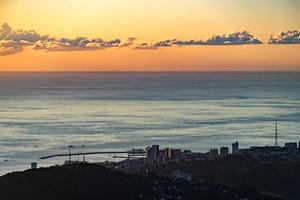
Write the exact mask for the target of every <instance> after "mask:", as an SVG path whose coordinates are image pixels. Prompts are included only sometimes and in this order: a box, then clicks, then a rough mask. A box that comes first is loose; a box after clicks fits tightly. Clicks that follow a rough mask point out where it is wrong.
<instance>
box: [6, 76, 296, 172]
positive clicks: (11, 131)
mask: <svg viewBox="0 0 300 200" xmlns="http://www.w3.org/2000/svg"><path fill="white" fill-rule="evenodd" d="M275 119H278V120H279V129H278V132H279V144H280V145H283V144H284V142H288V141H299V140H300V123H299V122H300V73H295V72H293V73H292V72H290V73H285V72H276V73H275V72H272V73H271V72H268V73H258V72H243V73H238V72H227V73H225V72H224V73H223V72H222V73H221V72H216V73H95V72H93V73H0V174H4V173H7V172H11V171H15V170H22V169H26V168H28V167H29V165H30V163H31V162H33V161H37V162H38V164H39V166H46V165H49V164H55V163H62V162H63V158H62V159H50V160H43V161H41V160H38V159H37V158H39V157H40V156H45V155H49V154H53V153H54V154H56V153H67V146H68V145H74V146H77V147H79V146H81V145H85V147H84V148H76V147H75V148H74V152H78V151H95V150H97V151H105V150H129V149H131V148H144V147H145V146H147V145H150V144H159V145H161V146H163V147H167V146H168V147H179V148H182V149H191V150H193V151H207V150H209V148H214V147H215V148H219V147H220V146H230V145H231V143H232V142H234V141H236V140H238V141H239V142H240V145H241V146H242V147H247V146H250V145H273V144H274V120H275ZM74 159H77V158H75V157H74ZM87 159H88V160H92V161H97V160H99V161H103V160H114V158H112V156H88V157H87Z"/></svg>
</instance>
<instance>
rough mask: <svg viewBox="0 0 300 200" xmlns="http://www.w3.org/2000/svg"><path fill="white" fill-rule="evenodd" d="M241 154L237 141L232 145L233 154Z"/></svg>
mask: <svg viewBox="0 0 300 200" xmlns="http://www.w3.org/2000/svg"><path fill="white" fill-rule="evenodd" d="M238 153H239V142H238V141H236V142H235V143H232V154H238Z"/></svg>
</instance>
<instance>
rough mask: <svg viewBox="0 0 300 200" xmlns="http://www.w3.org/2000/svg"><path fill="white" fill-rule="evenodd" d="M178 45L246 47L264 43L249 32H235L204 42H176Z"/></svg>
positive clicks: (215, 36)
mask: <svg viewBox="0 0 300 200" xmlns="http://www.w3.org/2000/svg"><path fill="white" fill-rule="evenodd" d="M174 44H176V45H180V46H183V45H245V44H262V42H261V41H260V40H258V39H256V38H254V36H253V35H252V34H251V33H250V32H248V31H244V32H234V33H230V34H223V35H214V36H212V37H211V38H209V39H207V40H206V41H203V40H186V41H176V42H174Z"/></svg>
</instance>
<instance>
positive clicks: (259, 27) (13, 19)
mask: <svg viewBox="0 0 300 200" xmlns="http://www.w3.org/2000/svg"><path fill="white" fill-rule="evenodd" d="M0 8H1V12H0V24H2V23H4V22H7V23H8V24H9V25H10V26H11V27H12V28H13V29H24V30H31V29H34V30H35V31H37V32H38V33H40V34H43V35H50V36H52V37H55V38H63V37H66V38H75V37H76V36H83V37H88V38H96V37H101V38H103V39H104V40H113V39H116V38H119V39H121V40H122V41H126V38H128V37H137V38H138V41H137V42H138V43H142V42H148V43H154V42H156V41H160V40H166V39H173V38H177V39H180V40H191V39H202V40H205V39H207V38H209V37H211V36H212V35H213V34H223V33H231V32H233V31H251V33H252V34H253V35H254V37H255V38H258V39H260V40H261V41H263V42H264V43H266V42H267V41H268V38H269V37H270V35H271V34H277V33H278V32H280V31H287V30H300V21H299V19H300V14H299V10H300V3H299V2H298V1H296V0H274V1H272V4H270V1H267V0H253V1H246V0H228V1H224V0H185V1H182V0H174V1H167V0H152V1H149V0H110V1H104V0H89V1H88V3H87V1H84V0H64V1H61V0H52V1H50V2H49V1H46V0H14V1H8V0H0ZM203 70H205V71H215V70H217V71H237V70H244V71H249V70H263V71H267V70H276V71H277V70H300V45H299V44H293V45H269V44H262V45H235V46H224V45H220V46H218V45H217V46H209V45H205V46H184V47H178V46H172V47H167V48H159V49H156V50H138V49H133V48H130V47H128V48H118V47H113V48H106V49H102V50H92V51H87V50H85V51H67V52H61V51H55V52H47V51H43V50H32V48H30V47H26V49H24V50H23V51H22V52H20V53H17V54H12V55H7V56H0V71H203Z"/></svg>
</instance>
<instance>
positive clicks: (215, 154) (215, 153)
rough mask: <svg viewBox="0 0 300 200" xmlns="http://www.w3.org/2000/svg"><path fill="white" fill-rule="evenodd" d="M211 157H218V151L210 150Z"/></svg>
mask: <svg viewBox="0 0 300 200" xmlns="http://www.w3.org/2000/svg"><path fill="white" fill-rule="evenodd" d="M209 153H210V156H211V157H217V156H219V149H210V151H209Z"/></svg>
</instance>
